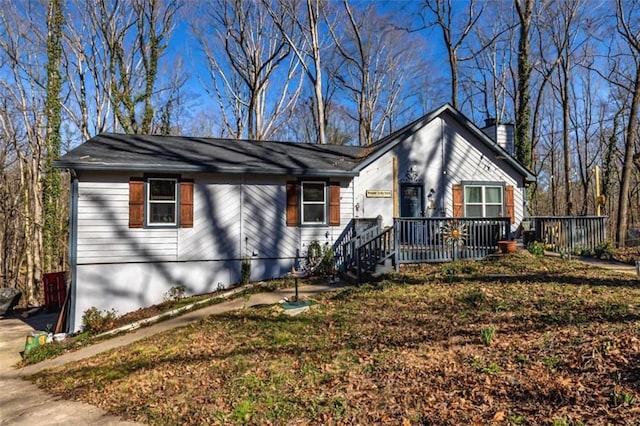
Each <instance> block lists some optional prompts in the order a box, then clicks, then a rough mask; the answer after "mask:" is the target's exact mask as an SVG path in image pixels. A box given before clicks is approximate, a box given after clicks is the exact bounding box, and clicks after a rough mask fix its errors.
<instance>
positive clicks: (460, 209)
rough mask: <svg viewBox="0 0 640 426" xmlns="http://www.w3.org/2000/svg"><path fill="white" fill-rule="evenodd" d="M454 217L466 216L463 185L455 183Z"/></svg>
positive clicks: (453, 188)
mask: <svg viewBox="0 0 640 426" xmlns="http://www.w3.org/2000/svg"><path fill="white" fill-rule="evenodd" d="M452 190H453V217H462V216H463V215H464V198H463V194H462V185H461V184H459V183H454V184H453V187H452Z"/></svg>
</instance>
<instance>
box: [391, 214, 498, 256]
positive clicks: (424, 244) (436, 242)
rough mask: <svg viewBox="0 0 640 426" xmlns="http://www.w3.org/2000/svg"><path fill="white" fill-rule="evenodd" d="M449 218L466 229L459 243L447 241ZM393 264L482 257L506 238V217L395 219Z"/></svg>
mask: <svg viewBox="0 0 640 426" xmlns="http://www.w3.org/2000/svg"><path fill="white" fill-rule="evenodd" d="M452 221H455V222H457V223H458V224H459V225H463V226H464V227H465V228H466V231H467V232H466V235H464V236H463V240H462V244H460V245H458V244H451V243H450V242H447V241H446V238H445V232H446V231H445V229H446V227H447V226H448V225H450V224H451V223H452ZM394 229H395V237H396V241H397V254H396V266H398V265H399V264H400V263H422V262H445V261H449V260H456V259H482V258H484V257H485V256H487V255H488V254H491V253H493V252H496V251H497V250H498V241H500V240H504V239H506V238H508V236H509V231H510V220H509V218H503V217H495V218H422V217H418V218H395V219H394Z"/></svg>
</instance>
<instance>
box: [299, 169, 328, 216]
mask: <svg viewBox="0 0 640 426" xmlns="http://www.w3.org/2000/svg"><path fill="white" fill-rule="evenodd" d="M305 185H323V198H324V199H323V201H305V199H304V186H305ZM328 198H329V197H328V193H327V182H324V181H317V180H315V181H314V180H310V181H302V182H300V224H302V225H326V224H327V216H328V214H327V210H328V209H327V205H328V204H329V203H328V201H329V200H328ZM306 205H322V208H323V209H322V212H323V213H322V216H323V218H322V219H323V220H322V221H321V222H316V221H307V220H306V219H305V217H304V207H305V206H306Z"/></svg>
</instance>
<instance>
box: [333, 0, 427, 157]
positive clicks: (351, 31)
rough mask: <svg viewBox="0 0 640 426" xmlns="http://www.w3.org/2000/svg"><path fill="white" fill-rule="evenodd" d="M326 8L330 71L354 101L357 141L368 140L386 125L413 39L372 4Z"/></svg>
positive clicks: (409, 60)
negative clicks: (332, 52)
mask: <svg viewBox="0 0 640 426" xmlns="http://www.w3.org/2000/svg"><path fill="white" fill-rule="evenodd" d="M342 10H344V12H342ZM332 12H333V13H334V14H335V15H337V20H336V22H335V25H333V26H329V31H330V33H331V36H332V39H333V41H334V43H335V46H336V49H337V52H338V60H337V61H335V62H336V63H335V66H334V69H333V70H332V75H333V76H334V78H335V80H336V83H337V84H338V85H339V86H340V88H341V89H342V90H343V91H344V92H345V93H346V94H347V96H348V99H349V100H350V101H351V102H352V103H353V104H355V106H356V109H357V113H356V114H355V116H354V117H352V118H353V119H354V120H355V121H356V122H357V123H358V140H359V144H360V145H370V144H371V143H373V142H374V140H376V139H377V138H379V137H380V136H381V135H382V133H383V131H385V130H386V129H385V123H389V128H392V124H391V123H392V122H393V119H394V113H395V111H396V109H397V107H398V103H399V102H400V101H401V99H400V94H401V93H403V92H404V89H405V86H406V85H407V83H408V78H407V76H408V75H410V74H411V73H412V72H414V71H415V69H414V68H413V67H412V64H415V62H416V61H415V59H414V58H415V54H414V52H415V50H413V51H412V50H411V46H412V45H413V44H414V43H412V41H413V40H411V39H410V37H409V34H408V33H406V32H404V31H402V30H400V29H399V28H398V26H397V25H395V24H394V23H393V22H391V21H389V19H388V18H386V17H383V16H382V15H380V14H378V12H376V10H375V7H374V5H373V4H369V5H367V6H366V7H365V8H364V9H355V10H354V9H353V8H352V7H351V6H350V5H349V2H348V1H347V0H344V1H343V3H342V9H340V10H333V11H332ZM325 13H326V9H325ZM341 18H342V19H341ZM326 21H329V19H328V18H326ZM338 28H339V30H340V31H338Z"/></svg>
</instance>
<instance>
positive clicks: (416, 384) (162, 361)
mask: <svg viewBox="0 0 640 426" xmlns="http://www.w3.org/2000/svg"><path fill="white" fill-rule="evenodd" d="M316 301H317V304H315V305H313V307H312V309H311V311H309V312H307V313H305V314H304V315H301V316H298V317H293V318H291V317H288V316H285V315H282V313H281V311H280V309H279V308H277V307H267V308H261V309H252V310H243V311H238V312H231V313H228V314H225V315H220V316H213V317H210V318H208V319H207V320H206V321H202V322H201V323H199V324H194V325H190V326H187V327H184V328H180V329H176V330H173V331H170V332H167V333H163V334H160V335H157V336H154V337H153V338H150V339H147V340H144V341H142V342H139V343H136V344H133V345H130V346H128V347H125V348H122V349H119V350H116V351H112V352H109V353H105V354H102V355H99V356H97V357H94V358H92V359H89V360H86V361H83V362H79V363H74V364H70V365H67V366H65V367H64V368H62V369H58V370H55V371H45V372H43V373H40V374H38V375H37V376H35V377H34V378H33V380H34V381H35V382H36V383H37V384H38V385H40V386H41V387H43V388H45V389H47V390H48V391H50V392H53V393H55V394H57V395H60V396H62V397H64V398H71V399H77V400H82V401H86V402H89V403H91V404H95V405H98V406H100V407H102V408H104V409H106V410H107V411H109V412H111V413H116V414H119V415H122V416H123V417H125V418H128V419H132V420H137V421H142V422H145V423H151V424H456V425H458V424H488V423H491V422H494V421H495V422H498V423H502V424H567V425H569V424H581V423H580V422H583V423H586V424H608V423H611V424H630V425H631V424H638V423H639V421H640V407H639V405H640V404H638V401H637V398H638V397H639V395H640V388H639V385H640V370H639V369H638V367H637V366H638V362H639V361H640V359H639V358H640V353H639V350H640V338H639V335H638V332H639V331H640V317H639V303H640V289H639V288H638V285H637V281H636V279H635V277H633V276H631V275H629V276H620V275H619V274H615V273H611V272H608V271H603V270H599V269H594V268H591V267H588V266H585V265H582V264H580V263H577V262H569V261H566V260H561V259H549V258H536V257H533V256H530V255H527V254H519V255H513V256H495V257H491V258H488V259H486V260H485V261H482V262H459V263H450V264H443V265H423V266H420V267H414V268H405V269H404V270H403V271H402V273H401V274H395V275H391V276H389V277H388V279H387V280H385V281H382V282H379V283H377V284H370V285H364V286H361V287H358V288H349V289H347V290H344V291H342V292H339V293H332V294H326V295H323V296H322V297H319V298H317V300H316ZM490 327H493V329H494V330H495V332H494V334H493V336H492V338H491V339H490V341H489V342H487V341H486V336H485V338H484V340H483V333H482V332H483V330H486V329H488V328H490Z"/></svg>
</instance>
